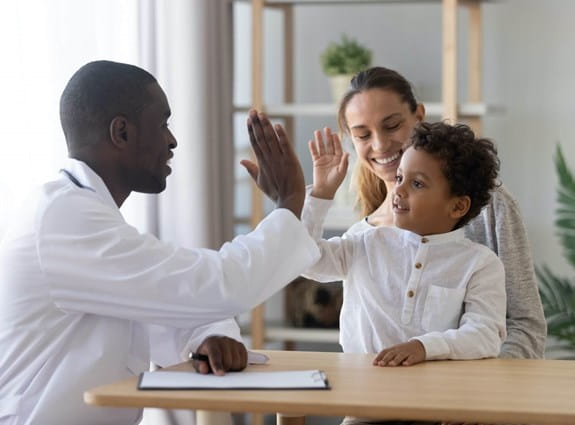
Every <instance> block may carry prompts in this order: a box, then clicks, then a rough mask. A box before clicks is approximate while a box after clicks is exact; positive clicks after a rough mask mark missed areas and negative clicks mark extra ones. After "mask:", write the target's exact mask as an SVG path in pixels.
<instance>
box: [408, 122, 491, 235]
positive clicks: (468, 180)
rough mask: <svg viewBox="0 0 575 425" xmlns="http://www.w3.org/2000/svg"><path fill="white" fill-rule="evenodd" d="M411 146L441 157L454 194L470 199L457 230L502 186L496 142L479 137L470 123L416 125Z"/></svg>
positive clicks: (426, 123) (423, 123)
mask: <svg viewBox="0 0 575 425" xmlns="http://www.w3.org/2000/svg"><path fill="white" fill-rule="evenodd" d="M410 146H411V147H413V148H414V149H418V150H419V149H421V150H423V151H425V152H427V153H429V154H431V155H432V156H434V157H436V158H438V159H439V160H440V162H441V168H442V170H443V173H444V174H445V177H446V178H447V181H448V182H449V187H450V189H451V193H452V195H455V196H469V198H470V199H471V205H470V207H469V211H468V212H467V214H465V215H464V216H463V217H462V218H461V219H460V220H459V222H458V223H457V225H456V226H455V228H456V229H457V228H460V227H463V226H464V225H465V224H467V223H468V222H469V221H470V220H471V219H472V218H474V217H476V216H477V215H478V214H479V213H480V212H481V209H482V208H483V207H484V206H485V205H487V203H488V202H489V199H490V198H491V194H490V192H491V191H492V190H493V189H494V188H495V187H496V186H498V185H499V183H498V182H497V175H498V173H499V158H498V157H497V149H496V148H495V145H494V144H493V142H491V141H490V140H488V139H483V138H479V139H476V138H475V134H474V133H473V131H472V130H471V128H469V126H467V125H464V124H456V125H450V124H447V123H444V122H436V123H428V122H422V123H420V124H419V125H418V126H416V128H415V130H414V133H413V135H412V137H411V143H410Z"/></svg>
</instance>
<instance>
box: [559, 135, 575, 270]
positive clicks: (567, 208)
mask: <svg viewBox="0 0 575 425" xmlns="http://www.w3.org/2000/svg"><path fill="white" fill-rule="evenodd" d="M555 169H556V171H557V176H558V178H559V190H558V197H557V201H558V203H559V208H558V209H557V220H556V221H555V224H556V226H557V228H558V230H559V238H560V240H561V245H562V247H563V250H564V253H565V257H566V258H567V260H568V261H569V263H570V264H571V265H572V266H573V267H575V224H574V222H575V178H574V177H573V173H572V172H571V171H570V170H569V167H568V165H567V163H566V161H565V157H564V156H563V151H562V150H561V146H560V145H557V150H556V152H555Z"/></svg>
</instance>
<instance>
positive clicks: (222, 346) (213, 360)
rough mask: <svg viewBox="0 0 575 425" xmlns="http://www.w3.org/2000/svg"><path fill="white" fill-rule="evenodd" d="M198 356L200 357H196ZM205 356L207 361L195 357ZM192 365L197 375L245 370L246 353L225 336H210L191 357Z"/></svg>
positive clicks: (246, 362) (242, 345)
mask: <svg viewBox="0 0 575 425" xmlns="http://www.w3.org/2000/svg"><path fill="white" fill-rule="evenodd" d="M198 355H200V356H198ZM203 356H207V360H197V359H195V357H202V358H203ZM192 364H193V365H194V369H195V370H196V372H198V373H203V374H206V373H210V372H213V373H214V374H215V375H224V374H225V373H226V372H229V371H239V370H243V369H245V367H246V366H247V364H248V352H247V350H246V347H245V346H244V344H242V343H241V342H238V341H236V340H235V339H233V338H229V337H227V336H220V335H214V336H210V337H208V338H206V339H204V341H203V342H202V343H201V344H200V346H199V347H198V349H197V350H196V351H195V352H194V357H192Z"/></svg>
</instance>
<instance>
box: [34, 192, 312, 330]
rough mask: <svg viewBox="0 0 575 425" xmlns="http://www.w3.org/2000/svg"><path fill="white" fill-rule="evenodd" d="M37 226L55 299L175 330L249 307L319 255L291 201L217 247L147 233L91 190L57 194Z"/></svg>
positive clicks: (69, 307) (66, 306)
mask: <svg viewBox="0 0 575 425" xmlns="http://www.w3.org/2000/svg"><path fill="white" fill-rule="evenodd" d="M38 227H39V229H38V230H37V234H38V241H37V252H38V259H39V263H40V266H41V268H42V271H43V273H44V274H45V277H46V280H47V281H48V282H49V285H50V293H51V296H52V298H53V302H54V303H55V304H56V306H57V307H59V308H60V309H62V310H63V311H66V312H82V313H91V314H97V315H103V316H110V317H117V318H122V319H130V320H138V321H141V322H145V323H155V324H159V325H164V326H171V327H176V328H192V327H195V326H199V325H202V324H206V323H209V322H214V321H217V320H221V319H226V318H230V317H233V316H236V315H238V314H239V313H242V312H244V311H246V310H249V309H250V308H252V307H254V306H256V305H258V304H260V303H261V302H262V301H264V300H265V299H267V298H268V297H270V296H271V295H272V294H274V293H275V292H276V291H278V290H279V289H281V288H282V287H284V286H285V285H286V284H287V283H289V282H290V281H291V280H293V279H294V278H296V277H297V276H298V275H300V274H301V273H302V272H303V271H304V270H306V269H307V268H308V267H309V266H310V265H312V264H313V263H314V262H315V261H316V259H317V258H318V256H319V253H318V249H317V246H316V244H315V243H314V241H313V240H312V239H311V238H310V236H309V234H308V232H307V231H306V229H305V228H304V226H303V225H302V223H301V222H300V221H299V220H298V219H297V218H296V217H295V216H294V215H293V214H292V213H291V212H290V211H288V210H286V209H276V210H274V211H273V212H272V213H270V214H269V215H268V216H267V217H266V218H264V220H262V222H261V223H260V224H259V225H258V226H257V228H256V229H254V231H252V232H251V233H249V234H247V235H242V236H238V237H236V238H235V239H234V240H233V241H232V242H228V243H225V244H224V245H223V246H222V247H221V249H220V250H219V251H215V250H209V249H184V248H178V247H174V246H171V245H169V244H165V243H163V242H161V241H159V240H158V239H156V238H155V237H153V236H151V235H149V234H140V233H138V231H137V230H136V229H135V228H134V227H132V226H130V225H128V224H127V223H126V222H125V221H124V219H123V218H122V216H121V214H120V213H119V211H118V210H117V209H116V210H115V209H113V208H111V207H109V206H107V205H103V204H102V202H101V201H100V200H99V199H98V198H97V195H95V194H92V193H91V192H90V191H86V190H84V191H76V194H67V196H62V197H61V198H57V199H56V200H54V201H53V202H52V203H51V204H50V205H49V206H48V207H47V208H45V210H44V214H43V216H42V217H40V219H39V220H38Z"/></svg>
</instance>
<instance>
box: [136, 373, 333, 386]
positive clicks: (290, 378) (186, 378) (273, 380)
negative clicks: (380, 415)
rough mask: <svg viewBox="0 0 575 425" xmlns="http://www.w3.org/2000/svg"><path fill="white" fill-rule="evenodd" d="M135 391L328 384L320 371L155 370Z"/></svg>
mask: <svg viewBox="0 0 575 425" xmlns="http://www.w3.org/2000/svg"><path fill="white" fill-rule="evenodd" d="M138 389H140V390H159V389H166V390H183V389H197V390H200V389H202V390H203V389H214V390H216V389H219V390H231V389H237V390H259V389H266V390H269V389H277V390H287V389H329V384H328V382H327V379H326V376H325V374H324V373H323V372H322V371H321V370H291V371H281V372H228V373H226V374H225V375H224V376H216V375H212V374H209V375H202V374H199V373H195V372H179V371H155V372H144V373H142V374H141V375H140V382H139V383H138Z"/></svg>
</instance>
